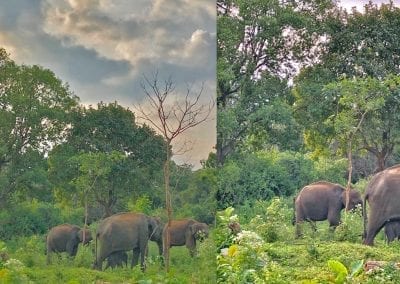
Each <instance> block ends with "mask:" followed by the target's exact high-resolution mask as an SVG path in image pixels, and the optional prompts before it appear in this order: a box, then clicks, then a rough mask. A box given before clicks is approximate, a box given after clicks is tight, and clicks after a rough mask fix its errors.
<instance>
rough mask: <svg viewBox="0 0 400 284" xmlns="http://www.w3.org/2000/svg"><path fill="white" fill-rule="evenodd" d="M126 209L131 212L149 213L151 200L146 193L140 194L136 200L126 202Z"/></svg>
mask: <svg viewBox="0 0 400 284" xmlns="http://www.w3.org/2000/svg"><path fill="white" fill-rule="evenodd" d="M128 209H129V211H132V212H142V213H144V214H147V215H149V214H150V212H151V200H150V197H149V196H148V195H146V194H145V195H142V196H141V197H139V198H138V199H136V200H131V201H129V202H128Z"/></svg>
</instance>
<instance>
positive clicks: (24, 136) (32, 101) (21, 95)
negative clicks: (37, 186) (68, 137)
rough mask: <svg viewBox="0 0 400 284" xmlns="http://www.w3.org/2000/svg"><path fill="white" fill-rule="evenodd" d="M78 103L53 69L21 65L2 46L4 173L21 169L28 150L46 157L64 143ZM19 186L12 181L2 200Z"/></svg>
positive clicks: (0, 166) (0, 146)
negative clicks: (72, 114)
mask: <svg viewBox="0 0 400 284" xmlns="http://www.w3.org/2000/svg"><path fill="white" fill-rule="evenodd" d="M77 104H78V98H77V97H76V96H75V95H73V94H72V92H71V91H70V90H69V88H68V85H67V84H64V83H63V82H62V81H61V80H60V79H58V78H57V77H56V76H55V74H54V73H53V72H52V71H50V70H48V69H44V68H42V67H40V66H36V65H34V66H27V65H18V64H16V63H15V62H14V61H12V60H11V59H10V58H9V57H8V55H7V53H6V52H5V50H4V49H2V48H0V175H4V174H5V175H6V176H7V175H8V174H7V173H5V172H8V173H10V174H11V171H9V169H10V168H13V170H17V169H16V168H15V166H16V164H17V161H18V160H20V159H21V157H22V156H24V155H25V154H27V153H28V152H38V153H40V154H41V155H42V156H44V155H45V154H47V153H48V152H49V150H50V149H51V148H52V147H53V146H54V145H57V144H59V143H61V142H62V141H63V139H65V133H66V129H67V128H68V124H69V123H70V116H69V114H70V113H71V111H72V110H73V109H74V108H76V106H77ZM8 177H10V176H9V175H8ZM16 186H17V184H16V180H15V179H12V180H9V182H8V186H6V187H2V189H1V191H0V200H3V201H4V200H6V199H7V197H8V196H9V194H10V193H11V192H12V191H14V190H15V188H16Z"/></svg>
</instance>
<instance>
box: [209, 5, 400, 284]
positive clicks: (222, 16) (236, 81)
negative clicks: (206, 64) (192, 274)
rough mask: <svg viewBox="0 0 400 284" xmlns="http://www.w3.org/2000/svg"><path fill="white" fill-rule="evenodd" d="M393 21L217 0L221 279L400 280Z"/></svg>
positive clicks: (375, 14) (380, 13)
mask: <svg viewBox="0 0 400 284" xmlns="http://www.w3.org/2000/svg"><path fill="white" fill-rule="evenodd" d="M399 21H400V1H351V0H347V1H346V0H342V1H301V0H300V1H297V0H294V1H262V0H254V1H242V0H231V1H229V0H225V1H223V0H221V1H217V153H216V156H217V164H218V171H219V174H218V190H217V195H216V198H217V210H218V211H217V232H216V234H215V244H216V248H217V252H218V255H217V279H218V283H399V282H400V272H399V270H398V265H399V263H400V254H399V252H400V251H399V245H398V239H399V232H400V230H398V224H399V221H400V206H399V204H400V203H399V200H400V167H399V163H400V156H399V153H400V152H399V150H400V147H399V142H400V140H399V138H400V136H399V134H400V132H399V130H400V128H399V127H400V121H399V118H400V116H399V110H400V100H399V98H400V97H399V94H400V93H399V90H400V85H399V83H400V77H399V75H400V56H399V55H400V49H399V42H400V41H399V39H400V33H399V30H398V29H397V23H398V22H399ZM397 198H399V199H397Z"/></svg>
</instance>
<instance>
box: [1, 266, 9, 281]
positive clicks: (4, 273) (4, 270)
mask: <svg viewBox="0 0 400 284" xmlns="http://www.w3.org/2000/svg"><path fill="white" fill-rule="evenodd" d="M7 275H8V269H5V268H3V269H0V279H3V280H4V279H6V278H7Z"/></svg>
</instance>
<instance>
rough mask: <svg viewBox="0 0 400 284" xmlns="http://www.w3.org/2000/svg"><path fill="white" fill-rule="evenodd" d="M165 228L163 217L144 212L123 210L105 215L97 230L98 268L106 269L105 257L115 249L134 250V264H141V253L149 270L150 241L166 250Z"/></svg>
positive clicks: (96, 262) (142, 259) (142, 262)
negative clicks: (106, 216) (147, 263)
mask: <svg viewBox="0 0 400 284" xmlns="http://www.w3.org/2000/svg"><path fill="white" fill-rule="evenodd" d="M162 228H163V225H162V224H161V222H160V220H159V218H155V217H150V216H147V215H145V214H142V213H119V214H115V215H112V216H110V217H108V218H105V219H104V220H103V221H101V223H100V224H99V226H98V229H97V233H96V248H95V252H96V260H95V263H94V268H96V269H98V270H102V264H103V261H104V260H105V259H106V258H107V257H109V256H110V255H111V254H113V253H115V252H118V251H129V250H132V252H133V257H132V262H131V267H133V266H135V265H137V264H138V261H139V256H140V266H141V269H142V270H145V262H144V260H145V256H146V255H147V250H148V241H149V240H151V241H154V242H156V243H157V245H158V247H159V252H160V251H161V252H162ZM98 242H99V245H97V243H98Z"/></svg>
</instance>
